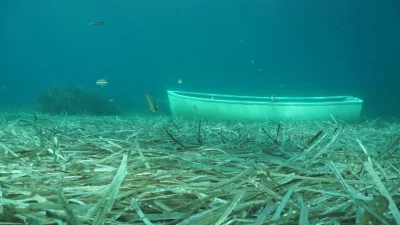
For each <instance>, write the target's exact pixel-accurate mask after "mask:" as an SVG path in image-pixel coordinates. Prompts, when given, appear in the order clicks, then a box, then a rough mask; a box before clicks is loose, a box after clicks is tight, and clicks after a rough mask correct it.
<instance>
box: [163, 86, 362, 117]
mask: <svg viewBox="0 0 400 225" xmlns="http://www.w3.org/2000/svg"><path fill="white" fill-rule="evenodd" d="M168 100H169V105H170V108H171V112H172V115H173V116H174V117H182V118H184V119H200V118H207V119H210V120H234V121H240V120H251V121H288V120H289V121H298V120H317V121H318V120H332V117H334V118H335V119H340V120H342V121H345V122H350V123H352V122H357V121H358V120H359V118H360V114H361V110H362V104H363V100H361V99H359V98H356V97H352V96H329V97H276V98H275V97H254V96H236V95H219V94H208V93H195V92H182V91H168Z"/></svg>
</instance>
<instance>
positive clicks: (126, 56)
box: [0, 0, 400, 117]
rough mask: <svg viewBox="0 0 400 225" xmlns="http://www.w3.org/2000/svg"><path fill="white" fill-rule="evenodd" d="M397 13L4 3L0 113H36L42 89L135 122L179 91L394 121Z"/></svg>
mask: <svg viewBox="0 0 400 225" xmlns="http://www.w3.org/2000/svg"><path fill="white" fill-rule="evenodd" d="M399 10H400V2H399V1H395V0H387V1H379V0H352V1H348V0H328V1H320V0H218V1H216V0H213V1H204V0H203V1H200V0H191V1H189V0H172V1H165V0H148V1H132V0H118V1H115V0H114V1H111V0H85V1H80V0H68V1H66V0H57V1H55V0H35V1H32V0H13V1H0V49H1V51H0V78H1V79H0V107H2V108H8V107H21V106H22V107H26V108H34V105H35V99H36V98H37V96H38V95H39V93H40V92H41V91H42V90H43V89H45V88H47V87H49V86H51V85H54V84H78V85H81V86H83V87H87V88H91V89H94V90H97V91H99V92H101V93H102V94H104V95H105V96H107V98H112V99H115V102H116V103H117V104H120V105H121V107H123V108H125V109H127V110H128V111H129V110H136V109H137V108H143V107H145V108H146V109H148V106H147V103H146V99H145V98H144V96H143V93H144V92H148V93H150V94H151V95H152V96H153V98H154V99H155V100H156V101H158V102H160V105H161V106H162V107H164V110H161V111H163V112H168V111H169V109H168V108H166V107H167V104H165V102H167V94H166V90H169V89H172V90H184V91H199V92H211V93H216V94H220V93H224V94H225V93H226V94H240V95H241V94H245V95H262V96H270V95H275V96H311V95H313V96H314V95H315V96H325V95H353V96H356V97H360V98H362V99H363V100H364V107H363V115H364V116H366V117H395V116H399V115H400V91H399V85H400V63H399V61H400V60H399V59H400V42H399V40H400V16H399ZM93 21H102V22H104V23H105V24H104V25H103V26H88V23H90V22H93ZM99 78H105V79H107V80H108V82H109V85H108V86H107V87H99V86H96V80H98V79H99ZM178 79H181V80H182V83H181V84H179V83H178V82H177V81H178Z"/></svg>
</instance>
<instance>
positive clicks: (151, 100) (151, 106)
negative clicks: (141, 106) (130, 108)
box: [144, 93, 158, 112]
mask: <svg viewBox="0 0 400 225" xmlns="http://www.w3.org/2000/svg"><path fill="white" fill-rule="evenodd" d="M144 97H146V99H147V101H148V102H149V106H150V110H151V111H152V112H157V108H158V106H157V105H156V103H155V102H154V100H153V98H152V97H151V96H150V95H148V94H147V93H144Z"/></svg>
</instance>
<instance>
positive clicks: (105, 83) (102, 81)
mask: <svg viewBox="0 0 400 225" xmlns="http://www.w3.org/2000/svg"><path fill="white" fill-rule="evenodd" d="M96 85H99V86H100V87H105V86H108V81H107V80H106V79H104V78H101V79H98V80H97V81H96Z"/></svg>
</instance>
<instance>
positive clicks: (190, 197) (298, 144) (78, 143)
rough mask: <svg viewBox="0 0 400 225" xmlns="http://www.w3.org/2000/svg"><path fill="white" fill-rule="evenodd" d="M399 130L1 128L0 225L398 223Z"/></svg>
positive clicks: (127, 121)
mask: <svg viewBox="0 0 400 225" xmlns="http://www.w3.org/2000/svg"><path fill="white" fill-rule="evenodd" d="M399 142H400V123H399V121H385V120H382V119H376V120H373V121H365V122H361V123H358V124H346V123H343V122H341V121H330V122H311V121H309V122H291V123H279V124H278V123H271V122H263V123H254V122H250V121H248V122H240V123H238V122H235V123H234V122H215V121H207V120H205V119H203V120H193V121H187V120H181V119H179V118H171V117H162V116H152V117H138V116H134V115H132V116H108V117H98V116H97V117H95V116H68V115H63V116H61V115H60V116H50V115H42V114H39V115H37V114H35V113H22V112H20V113H3V114H2V115H1V117H0V154H1V156H0V224H24V223H26V224H146V225H149V224H201V225H204V224H213V225H214V224H225V225H228V224H252V225H253V224H256V225H257V224H301V225H305V224H396V223H398V224H399V223H400V213H399V209H398V206H399V205H400V171H399V170H400V160H399V159H400V151H399V148H400V147H399Z"/></svg>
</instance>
